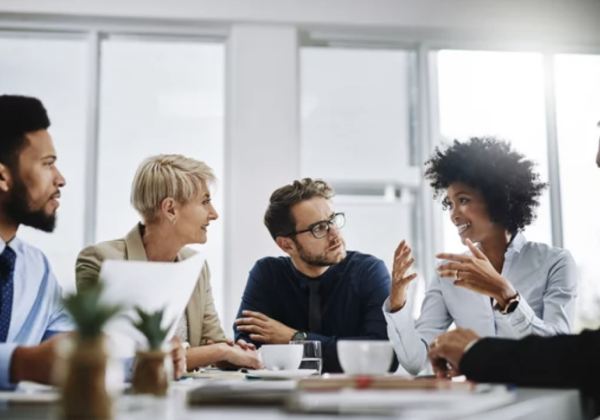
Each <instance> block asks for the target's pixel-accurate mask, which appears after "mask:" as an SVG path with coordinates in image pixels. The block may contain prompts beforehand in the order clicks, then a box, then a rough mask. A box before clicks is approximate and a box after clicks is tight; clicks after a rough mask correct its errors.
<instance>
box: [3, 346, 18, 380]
mask: <svg viewBox="0 0 600 420" xmlns="http://www.w3.org/2000/svg"><path fill="white" fill-rule="evenodd" d="M18 346H19V345H18V344H16V343H1V344H0V389H14V388H15V386H16V384H13V383H12V382H10V363H11V360H12V355H13V353H14V351H15V349H16V348H17V347H18Z"/></svg>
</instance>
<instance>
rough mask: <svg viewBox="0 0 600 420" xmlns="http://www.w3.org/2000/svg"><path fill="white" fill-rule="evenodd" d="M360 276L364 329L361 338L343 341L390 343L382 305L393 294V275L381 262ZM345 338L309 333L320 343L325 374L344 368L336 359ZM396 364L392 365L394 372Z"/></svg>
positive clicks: (348, 338) (376, 262)
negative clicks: (339, 344) (366, 340)
mask: <svg viewBox="0 0 600 420" xmlns="http://www.w3.org/2000/svg"><path fill="white" fill-rule="evenodd" d="M358 275H360V276H362V277H363V279H361V280H360V281H361V286H362V287H361V289H362V290H361V293H362V291H363V290H364V296H365V298H364V300H363V301H362V303H361V309H360V310H361V313H362V325H361V328H360V335H358V336H355V337H343V339H344V340H364V339H370V340H387V339H388V335H387V331H386V322H385V319H384V317H383V314H382V313H381V304H382V302H383V301H384V300H385V299H386V297H387V296H389V294H390V287H391V278H390V274H389V272H388V270H387V268H386V267H385V264H384V263H383V261H381V260H376V261H375V263H374V264H371V265H369V266H366V267H365V268H364V269H363V270H360V272H359V273H358ZM340 338H342V337H337V336H325V335H322V334H316V333H309V334H308V340H315V341H320V342H321V351H322V353H323V371H324V372H341V371H342V368H341V366H340V362H339V360H338V356H337V341H338V339H340ZM396 367H397V363H396V362H395V361H394V363H392V369H393V370H395V369H396Z"/></svg>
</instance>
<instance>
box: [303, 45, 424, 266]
mask: <svg viewBox="0 0 600 420" xmlns="http://www.w3.org/2000/svg"><path fill="white" fill-rule="evenodd" d="M410 59H411V56H410V52H407V51H402V50H392V49H390V50H375V49H358V48H357V49H354V48H352V49H350V48H345V49H342V48H303V49H302V50H301V60H302V61H301V99H302V102H301V104H302V106H301V111H302V115H301V133H302V140H301V151H300V155H301V170H302V175H303V176H307V177H311V178H323V179H324V180H326V181H328V182H329V183H331V184H332V185H333V187H334V188H335V189H336V192H337V197H336V199H335V202H336V208H337V209H338V210H340V211H344V212H345V213H346V218H347V223H346V227H345V228H344V235H345V237H346V242H347V246H348V249H353V250H358V251H361V252H365V253H370V254H373V255H375V256H377V257H378V258H381V259H382V260H383V261H385V262H386V264H388V267H389V268H390V269H391V262H392V256H393V252H394V250H395V248H396V246H397V245H398V243H399V242H400V241H401V240H402V239H407V240H408V241H409V242H410V243H411V244H412V245H413V247H414V248H415V249H416V248H417V247H416V245H415V244H414V243H413V242H414V240H415V238H413V236H412V220H413V219H412V209H413V201H414V200H413V199H412V191H411V190H410V187H415V188H416V187H417V185H416V184H415V182H417V183H418V181H415V178H416V172H415V171H418V169H416V168H414V167H411V166H410V164H411V161H412V159H411V147H410V146H411V137H410V136H411V131H410V122H409V120H410V100H409V99H410V95H409V89H408V86H409V83H410V79H409V77H410V70H411V67H410V64H411V60H410ZM396 191H399V192H401V194H400V196H401V199H399V198H398V193H397V192H396Z"/></svg>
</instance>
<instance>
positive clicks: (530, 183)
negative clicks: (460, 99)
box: [425, 137, 548, 233]
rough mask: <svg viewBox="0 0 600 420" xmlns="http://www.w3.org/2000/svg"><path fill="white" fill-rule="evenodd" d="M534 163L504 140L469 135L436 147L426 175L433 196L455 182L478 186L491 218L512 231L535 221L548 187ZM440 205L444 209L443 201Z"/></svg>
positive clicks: (521, 228) (438, 195)
mask: <svg viewBox="0 0 600 420" xmlns="http://www.w3.org/2000/svg"><path fill="white" fill-rule="evenodd" d="M534 166H535V163H534V162H533V161H531V160H529V159H526V158H525V156H524V155H523V154H521V153H519V152H517V151H516V150H514V149H513V148H512V147H511V145H510V144H509V143H508V142H506V141H503V140H499V139H496V138H495V137H481V138H478V137H472V138H470V139H469V140H468V141H466V142H459V141H458V140H454V143H453V144H452V145H451V146H448V147H446V148H444V149H441V148H439V147H438V148H436V149H435V152H434V153H433V156H432V157H431V158H430V159H429V160H428V161H427V162H425V167H426V171H425V178H426V179H427V180H428V181H430V185H431V187H432V188H433V190H434V198H436V199H437V198H439V197H440V195H441V194H443V193H444V192H445V190H446V189H447V188H448V187H449V186H450V185H451V184H452V183H454V182H462V183H464V184H466V185H468V186H470V187H471V188H475V189H477V190H478V191H480V192H481V194H482V195H483V198H484V200H485V202H486V203H487V206H488V211H489V214H490V218H491V220H492V221H493V222H495V223H501V224H502V225H503V226H504V227H505V228H506V229H507V230H508V231H509V232H511V233H514V232H517V231H520V230H523V229H524V228H525V227H526V226H528V225H529V224H531V222H533V220H535V217H536V216H535V209H536V208H537V207H538V206H539V205H540V202H539V198H540V196H541V195H542V192H543V191H544V189H545V188H546V187H547V186H548V184H547V183H545V182H542V181H541V180H540V175H539V174H538V173H537V172H535V171H534ZM443 205H444V208H447V204H446V203H443Z"/></svg>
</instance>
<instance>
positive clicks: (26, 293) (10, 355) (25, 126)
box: [0, 95, 185, 389]
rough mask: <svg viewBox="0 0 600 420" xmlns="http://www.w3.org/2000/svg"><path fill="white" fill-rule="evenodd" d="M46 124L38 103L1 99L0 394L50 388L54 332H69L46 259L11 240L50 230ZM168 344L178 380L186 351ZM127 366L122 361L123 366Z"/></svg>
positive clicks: (52, 171) (51, 169)
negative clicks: (27, 229)
mask: <svg viewBox="0 0 600 420" xmlns="http://www.w3.org/2000/svg"><path fill="white" fill-rule="evenodd" d="M49 126H50V120H49V118H48V114H47V113H46V109H45V108H44V106H43V105H42V103H41V102H40V101H39V100H38V99H35V98H30V97H25V96H10V95H2V96H0V389H10V388H13V387H14V386H15V384H17V383H18V382H20V381H35V382H40V383H46V384H47V383H52V379H53V378H52V366H53V363H54V360H55V353H54V348H55V344H56V341H57V340H59V339H60V336H61V334H59V333H64V332H68V331H72V330H73V329H74V325H73V323H72V321H71V318H70V317H69V315H68V314H67V312H66V311H65V310H64V308H63V306H62V304H61V296H62V288H61V287H60V285H59V283H58V281H57V280H56V277H55V276H54V273H53V272H52V269H51V267H50V263H49V262H48V259H47V258H46V256H45V255H44V254H43V253H42V252H41V251H40V250H39V249H37V248H35V247H33V246H31V245H29V244H27V243H25V242H24V241H21V240H20V239H19V238H17V237H16V234H17V230H18V228H19V226H20V225H26V226H31V227H33V228H36V229H39V230H42V231H44V232H52V231H53V230H54V226H55V224H56V209H57V208H58V205H59V204H58V199H59V198H60V189H61V188H62V187H64V186H65V179H64V178H63V176H62V175H61V173H60V172H59V170H58V168H57V167H56V151H55V150H54V144H53V142H52V137H51V136H50V134H49V133H48V127H49ZM63 335H64V334H63ZM171 344H172V351H171V356H172V359H173V364H174V372H175V374H176V376H177V377H179V375H181V374H182V373H183V370H184V369H185V351H184V349H183V346H182V345H181V341H180V340H178V339H174V340H172V341H171ZM132 362H133V360H132V359H128V360H124V364H125V367H126V369H128V370H129V367H130V366H131V364H132Z"/></svg>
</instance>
